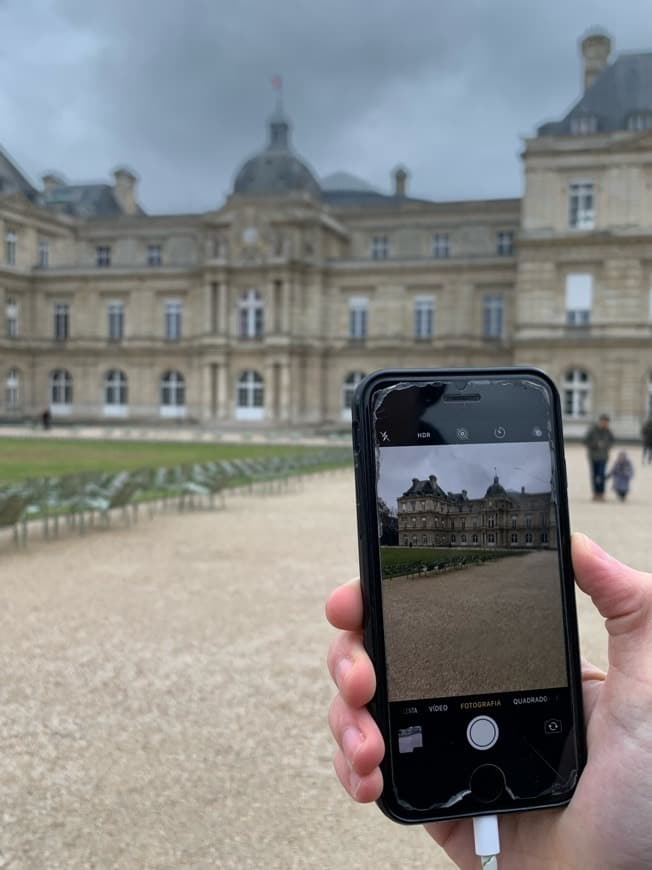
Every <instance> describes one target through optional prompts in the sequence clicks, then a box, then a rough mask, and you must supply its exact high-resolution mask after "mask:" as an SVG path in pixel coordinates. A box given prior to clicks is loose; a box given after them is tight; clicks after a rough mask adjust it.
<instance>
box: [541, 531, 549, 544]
mask: <svg viewBox="0 0 652 870" xmlns="http://www.w3.org/2000/svg"><path fill="white" fill-rule="evenodd" d="M541 543H542V544H547V543H548V532H541Z"/></svg>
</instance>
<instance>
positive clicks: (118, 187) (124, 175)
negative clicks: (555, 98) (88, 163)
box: [113, 166, 140, 214]
mask: <svg viewBox="0 0 652 870" xmlns="http://www.w3.org/2000/svg"><path fill="white" fill-rule="evenodd" d="M113 178H114V184H113V193H114V195H115V198H116V199H117V200H118V205H119V206H120V208H121V209H122V211H123V212H124V213H125V214H138V213H139V211H140V208H139V206H138V203H137V202H136V182H137V181H138V176H137V175H135V174H134V173H133V172H132V171H131V170H130V169H126V168H125V167H124V166H121V167H119V168H118V169H115V170H114V172H113Z"/></svg>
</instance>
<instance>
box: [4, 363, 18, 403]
mask: <svg viewBox="0 0 652 870" xmlns="http://www.w3.org/2000/svg"><path fill="white" fill-rule="evenodd" d="M19 400H20V373H19V371H18V369H9V371H8V372H7V380H6V381H5V404H6V406H7V410H11V411H15V410H16V408H17V407H18V404H19Z"/></svg>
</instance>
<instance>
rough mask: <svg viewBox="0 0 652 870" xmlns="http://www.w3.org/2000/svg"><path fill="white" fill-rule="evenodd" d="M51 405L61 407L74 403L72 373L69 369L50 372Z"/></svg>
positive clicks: (67, 406)
mask: <svg viewBox="0 0 652 870" xmlns="http://www.w3.org/2000/svg"><path fill="white" fill-rule="evenodd" d="M50 405H54V406H58V407H59V408H70V406H71V405H72V375H71V374H70V372H69V371H68V370H67V369H55V370H54V371H53V372H50Z"/></svg>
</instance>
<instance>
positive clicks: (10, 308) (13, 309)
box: [5, 296, 18, 338]
mask: <svg viewBox="0 0 652 870" xmlns="http://www.w3.org/2000/svg"><path fill="white" fill-rule="evenodd" d="M5 317H6V324H7V338H17V337H18V304H17V302H16V300H15V299H14V298H13V296H8V297H7V301H6V302H5Z"/></svg>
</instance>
